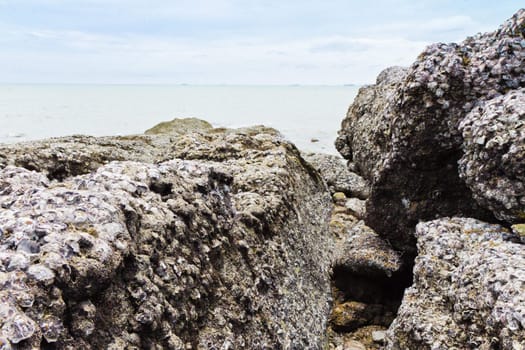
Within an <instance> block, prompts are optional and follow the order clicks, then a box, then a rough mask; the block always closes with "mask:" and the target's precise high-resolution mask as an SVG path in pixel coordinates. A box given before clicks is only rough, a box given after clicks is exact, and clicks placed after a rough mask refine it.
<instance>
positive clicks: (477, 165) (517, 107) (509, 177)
mask: <svg viewBox="0 0 525 350" xmlns="http://www.w3.org/2000/svg"><path fill="white" fill-rule="evenodd" d="M459 128H460V130H461V131H462V133H463V150H464V154H463V157H462V158H461V159H460V161H459V171H460V176H461V177H462V178H463V179H464V180H465V182H466V183H467V185H468V186H469V188H470V189H471V190H472V193H473V194H474V198H475V199H476V200H477V201H478V203H479V204H480V205H482V206H483V207H485V208H488V209H490V210H491V211H492V212H493V213H494V215H495V216H496V217H497V218H498V219H500V220H503V221H506V222H508V223H518V222H521V221H524V220H525V166H524V164H525V89H520V90H513V91H510V92H508V93H507V94H505V95H502V96H499V97H495V98H493V99H492V100H489V101H487V102H486V103H485V104H484V105H482V106H479V107H476V108H474V109H473V110H472V111H471V112H470V113H469V114H467V116H466V117H465V118H464V119H463V120H462V122H461V123H460V125H459Z"/></svg>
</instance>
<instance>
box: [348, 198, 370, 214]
mask: <svg viewBox="0 0 525 350" xmlns="http://www.w3.org/2000/svg"><path fill="white" fill-rule="evenodd" d="M345 208H346V209H348V210H349V211H350V215H353V216H355V217H356V218H358V219H364V218H365V214H366V201H364V200H362V199H358V198H348V199H347V200H346V202H345Z"/></svg>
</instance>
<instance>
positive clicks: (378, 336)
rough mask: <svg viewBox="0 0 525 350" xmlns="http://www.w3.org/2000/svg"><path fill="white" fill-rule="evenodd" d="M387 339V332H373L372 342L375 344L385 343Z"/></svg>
mask: <svg viewBox="0 0 525 350" xmlns="http://www.w3.org/2000/svg"><path fill="white" fill-rule="evenodd" d="M385 339H386V332H385V331H373V332H372V340H373V341H374V342H375V343H380V344H382V343H384V342H385Z"/></svg>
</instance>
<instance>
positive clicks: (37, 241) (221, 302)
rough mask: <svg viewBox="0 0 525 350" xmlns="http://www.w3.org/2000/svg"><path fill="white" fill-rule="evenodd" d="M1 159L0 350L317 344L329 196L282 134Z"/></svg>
mask: <svg viewBox="0 0 525 350" xmlns="http://www.w3.org/2000/svg"><path fill="white" fill-rule="evenodd" d="M0 155H1V159H2V160H1V163H2V165H1V167H2V169H1V170H0V205H1V207H2V210H1V211H0V315H1V317H0V344H1V347H2V348H3V349H9V348H14V347H16V348H17V349H30V348H38V347H47V346H49V347H53V348H58V349H73V348H83V349H90V348H92V349H124V348H127V349H143V348H155V349H161V348H166V349H189V348H195V349H211V348H221V349H237V348H253V349H256V348H307V347H313V348H321V347H322V344H324V337H325V330H326V323H327V319H328V316H329V313H330V273H329V269H330V262H331V258H332V254H333V240H332V239H331V237H330V235H328V234H327V232H328V227H327V225H328V216H329V211H330V207H331V204H330V196H329V193H328V191H327V190H326V188H325V185H324V183H323V182H322V181H321V179H320V177H319V176H318V174H317V172H316V171H315V170H314V169H313V168H311V166H310V165H309V164H308V163H306V162H305V161H304V160H303V159H302V158H301V157H300V155H299V152H298V151H297V150H296V149H295V147H294V146H293V145H291V144H289V143H288V142H286V141H284V140H283V139H282V138H281V137H280V135H279V134H278V133H277V132H275V131H273V130H271V129H265V128H254V129H242V130H236V131H231V130H229V131H210V132H202V133H189V134H185V135H175V136H174V135H165V136H133V137H115V138H92V137H71V138H61V139H51V140H46V141H38V142H29V143H23V144H18V145H11V146H2V147H0ZM123 159H126V160H125V161H124V160H123Z"/></svg>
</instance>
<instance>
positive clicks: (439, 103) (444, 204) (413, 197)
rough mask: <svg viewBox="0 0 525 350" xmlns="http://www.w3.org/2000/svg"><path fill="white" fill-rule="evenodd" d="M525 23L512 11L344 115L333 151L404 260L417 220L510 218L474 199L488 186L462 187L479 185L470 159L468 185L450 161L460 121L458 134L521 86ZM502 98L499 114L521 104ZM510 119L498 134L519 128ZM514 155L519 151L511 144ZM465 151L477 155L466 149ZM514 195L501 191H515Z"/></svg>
mask: <svg viewBox="0 0 525 350" xmlns="http://www.w3.org/2000/svg"><path fill="white" fill-rule="evenodd" d="M524 23H525V10H520V11H519V12H518V13H517V14H516V15H514V16H513V17H512V18H511V19H510V20H508V21H507V22H506V23H505V24H504V25H503V26H502V27H501V28H500V29H498V30H497V31H495V32H492V33H488V34H483V35H481V34H480V35H477V36H474V37H471V38H468V39H466V40H465V41H464V42H462V43H461V44H434V45H431V46H429V47H428V48H427V49H426V50H425V51H424V52H423V53H422V54H421V55H420V56H419V57H418V59H417V61H416V62H415V63H414V64H413V65H412V66H411V67H410V68H409V69H408V70H407V71H404V70H402V69H398V68H396V69H390V70H387V71H385V72H383V73H382V74H381V75H380V77H379V78H378V81H377V84H376V85H375V86H372V87H366V88H364V89H362V90H361V91H360V93H359V95H358V97H357V98H356V100H355V102H354V104H353V105H352V106H351V107H350V109H349V112H348V115H347V117H346V119H345V120H344V121H343V123H342V129H341V131H340V133H339V138H338V140H337V141H336V146H337V148H338V149H339V150H340V152H341V154H342V155H343V156H345V157H346V158H347V159H349V160H351V161H352V162H354V163H355V164H356V167H357V169H358V170H359V171H360V173H361V175H363V176H364V177H365V178H366V179H367V180H369V181H370V182H371V195H370V198H369V199H368V202H367V217H366V223H367V225H369V226H370V227H372V228H373V229H374V230H376V231H377V232H378V233H379V234H381V235H382V236H384V237H386V238H388V239H389V241H390V242H391V243H392V244H393V245H394V247H395V248H396V249H398V250H402V251H403V252H405V253H406V256H407V257H410V256H414V255H415V253H416V251H415V240H414V239H413V236H412V232H413V228H414V226H415V225H416V224H417V223H418V222H419V221H420V220H431V219H434V218H436V217H441V216H453V215H460V216H468V217H474V218H480V219H485V220H489V221H494V217H493V215H492V213H491V212H490V211H489V210H488V209H487V208H486V207H485V206H488V207H489V209H494V210H495V213H496V215H497V216H498V217H499V218H505V215H508V213H507V214H503V212H502V211H501V204H496V203H495V202H497V201H500V202H501V200H502V198H499V199H488V201H490V202H491V203H490V204H488V202H487V198H494V194H490V193H488V192H487V193H483V194H481V193H480V191H489V192H490V191H491V187H489V186H487V185H486V184H485V185H483V189H481V188H480V184H479V183H476V184H474V182H476V181H474V182H473V181H471V180H469V179H471V178H475V177H476V176H477V175H475V174H472V173H471V172H470V170H471V169H472V166H475V165H474V163H472V160H469V159H470V158H469V157H472V155H473V154H474V153H471V155H467V158H466V159H465V161H464V163H463V166H464V167H465V168H464V170H465V171H464V176H465V178H466V179H467V183H468V184H470V185H469V186H467V184H465V182H464V181H463V180H461V179H460V176H459V171H458V161H459V160H460V159H461V158H462V157H463V154H464V153H463V142H464V137H463V133H465V132H467V133H468V130H467V129H466V128H467V127H468V125H469V123H468V122H465V128H464V129H463V133H462V129H461V128H460V127H459V125H460V123H461V122H462V121H463V120H468V119H469V117H467V114H468V113H469V112H472V113H474V114H475V113H477V112H476V109H477V108H484V107H483V106H484V105H485V104H486V103H487V102H488V101H490V100H492V99H494V98H497V97H500V96H504V95H506V94H509V93H510V91H512V90H516V89H519V88H521V87H524V86H525V71H524V70H523V60H524V55H525V45H524V41H523V40H525V31H524V28H525V24H524ZM501 98H503V99H505V98H506V97H501ZM506 99H507V100H509V102H508V103H507V106H508V104H514V103H519V102H517V101H518V100H519V99H512V98H510V97H508V98H506ZM511 101H512V102H511ZM489 104H490V103H489ZM487 108H489V109H490V110H492V109H494V107H490V106H489V107H487ZM517 110H519V108H518V109H517ZM513 113H514V114H516V113H517V112H513ZM518 114H519V113H518ZM473 118H476V117H475V116H473ZM515 119H516V118H515V117H514V119H510V120H509V122H510V121H511V120H512V122H511V123H514V124H512V126H510V125H508V124H507V126H506V127H505V128H506V129H505V130H510V129H512V128H514V127H516V126H517V125H518V124H516V121H515ZM502 132H504V131H503V130H502ZM480 140H481V139H480V138H477V139H476V141H480ZM517 142H521V141H519V140H518V141H517ZM467 143H468V141H467ZM507 145H509V146H510V144H507ZM514 147H518V149H521V148H520V147H521V145H518V144H514ZM465 149H466V150H467V152H475V151H474V148H473V147H472V146H471V145H466V146H465ZM514 151H515V148H513V149H512V150H511V151H510V152H511V153H512V152H514ZM500 153H501V155H503V154H505V153H506V151H505V150H501V151H500ZM474 157H475V156H474ZM517 161H518V162H520V160H517ZM469 164H470V168H468V166H469ZM505 166H507V165H505ZM508 166H510V167H514V166H515V165H514V164H510V163H509V164H508ZM483 171H485V170H483ZM511 175H512V176H514V174H511ZM480 176H482V175H480ZM504 176H507V175H504ZM512 176H511V177H512ZM500 179H501V178H500ZM520 181H521V180H520V179H519V178H518V179H517V182H520ZM491 186H492V187H493V186H498V185H494V184H493V185H491ZM513 186H515V185H512V186H510V185H509V186H507V189H510V187H512V190H513V191H515V190H516V189H515V188H514V187H513ZM472 191H474V196H473V193H472ZM519 191H520V190H519V188H518V192H519ZM510 196H514V197H513V199H514V200H515V199H516V196H518V197H519V196H521V194H516V195H511V194H510V192H508V193H507V194H505V195H504V196H503V197H505V198H510ZM474 197H475V198H476V199H478V200H480V201H479V202H480V204H481V206H480V205H478V203H477V201H476V200H475V199H474ZM520 205H522V204H520ZM513 215H515V214H513Z"/></svg>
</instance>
